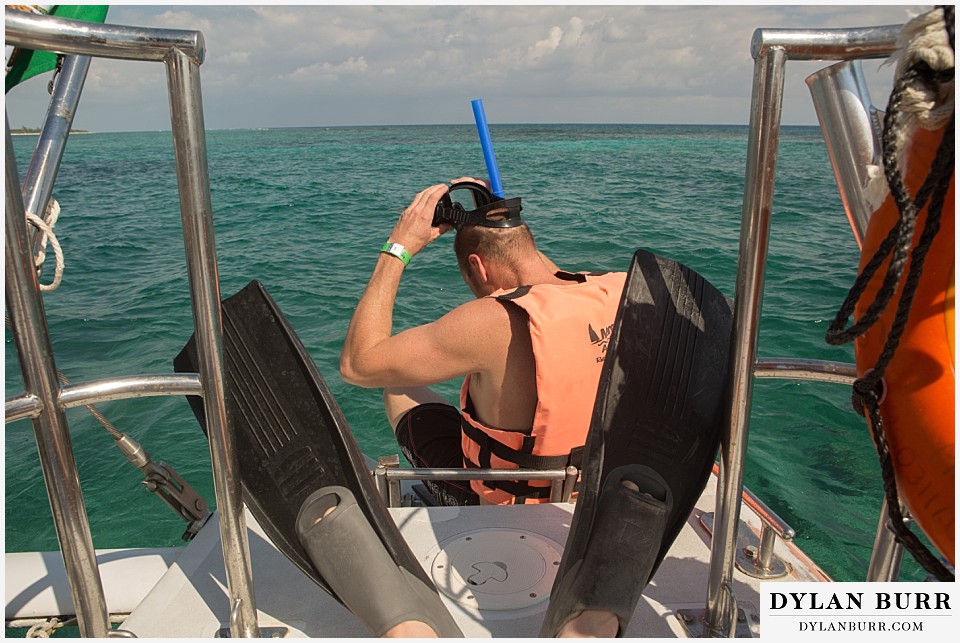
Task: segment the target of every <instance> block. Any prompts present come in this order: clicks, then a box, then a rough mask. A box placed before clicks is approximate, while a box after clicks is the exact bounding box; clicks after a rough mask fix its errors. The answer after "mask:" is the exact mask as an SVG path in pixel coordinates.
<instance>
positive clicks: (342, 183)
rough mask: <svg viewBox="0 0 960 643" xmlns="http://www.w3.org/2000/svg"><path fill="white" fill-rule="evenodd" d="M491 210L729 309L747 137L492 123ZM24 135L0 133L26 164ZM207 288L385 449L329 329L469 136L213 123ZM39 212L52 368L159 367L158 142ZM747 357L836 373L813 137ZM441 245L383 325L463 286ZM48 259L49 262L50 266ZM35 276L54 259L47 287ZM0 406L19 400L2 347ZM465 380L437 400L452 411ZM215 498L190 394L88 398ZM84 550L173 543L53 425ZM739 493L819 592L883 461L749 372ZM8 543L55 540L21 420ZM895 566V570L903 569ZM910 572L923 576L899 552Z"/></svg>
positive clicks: (823, 208) (368, 400)
mask: <svg viewBox="0 0 960 643" xmlns="http://www.w3.org/2000/svg"><path fill="white" fill-rule="evenodd" d="M491 130H492V136H493V140H494V143H495V146H496V153H497V158H498V161H499V165H500V170H501V174H502V177H503V183H504V186H505V188H506V191H507V193H508V195H519V196H522V197H523V207H524V218H525V219H527V220H528V221H529V222H530V224H531V227H532V229H533V231H534V234H535V236H536V238H537V240H538V243H539V245H540V248H541V249H542V250H543V251H544V252H545V253H546V254H547V255H549V256H550V257H551V258H552V259H553V260H554V261H555V262H556V263H557V264H558V265H560V266H561V267H564V268H566V269H569V270H623V269H626V267H627V265H628V261H629V259H630V257H631V255H632V253H633V251H634V250H635V249H636V248H639V247H644V248H648V249H650V250H652V251H654V252H657V253H659V254H663V255H666V256H669V257H672V258H674V259H676V260H679V261H681V262H683V263H686V264H687V265H689V266H690V267H692V268H693V269H695V270H697V271H698V272H700V273H701V274H703V275H704V276H706V277H707V279H709V280H710V281H711V282H713V283H714V284H715V285H716V286H717V287H718V288H720V290H722V291H724V292H725V293H727V294H728V295H729V296H732V295H733V288H734V278H735V271H736V266H737V253H738V239H739V224H740V209H741V200H742V195H743V171H744V165H745V160H746V137H747V128H746V127H740V126H728V127H718V126H661V125H657V126H652V125H650V126H648V125H505V126H493V127H492V128H491ZM35 141H36V139H35V138H34V137H32V136H18V137H15V141H14V147H15V151H16V157H17V162H18V164H19V167H20V168H21V173H22V172H24V171H25V168H26V167H27V165H28V163H29V159H30V155H31V153H32V150H33V145H34V144H35ZM207 143H208V148H209V149H208V155H209V169H210V177H211V184H212V195H213V208H214V215H215V221H216V224H215V233H216V241H217V253H218V259H219V270H220V280H221V293H222V294H223V296H227V295H230V294H233V293H234V292H236V291H237V290H239V289H240V288H241V287H243V286H244V285H245V284H246V283H247V282H248V281H249V280H251V279H254V278H256V279H259V280H261V281H262V282H264V283H265V284H266V286H267V288H268V290H269V291H270V292H271V293H272V295H273V296H274V298H275V299H276V300H277V301H278V302H279V304H280V306H281V307H282V309H283V310H284V311H285V313H286V315H287V316H288V318H289V319H290V320H291V322H292V324H293V325H294V327H295V328H296V330H297V331H298V333H299V334H300V337H301V338H302V340H303V342H304V344H305V345H306V347H307V348H308V350H309V351H310V353H311V355H312V356H313V358H314V359H315V360H316V362H317V365H318V366H319V368H320V371H321V372H322V373H323V374H324V376H325V378H326V379H327V381H328V383H329V385H330V387H331V389H332V391H333V393H334V395H335V396H336V399H337V400H338V402H339V403H340V406H341V407H342V409H343V412H344V414H345V415H346V418H347V420H348V421H349V422H350V425H351V427H352V428H353V430H354V432H355V434H356V436H357V439H358V441H359V443H360V445H361V447H362V448H363V449H364V451H365V452H366V453H368V454H369V455H372V456H377V455H381V454H387V453H396V452H398V451H397V448H396V445H395V442H394V440H393V436H392V433H391V431H390V428H389V427H388V426H387V424H386V421H385V419H384V417H383V414H382V409H381V401H380V392H379V391H377V390H364V389H360V388H355V387H353V386H349V385H347V384H345V383H343V382H342V381H341V380H340V377H339V373H338V368H337V364H338V359H339V354H340V349H341V346H342V343H343V339H344V334H345V331H346V327H347V323H348V321H349V319H350V316H351V314H352V312H353V309H354V306H355V304H356V302H357V299H358V297H359V295H360V293H361V291H362V290H363V288H364V286H365V284H366V281H367V279H368V277H369V274H370V271H371V270H372V267H373V264H374V262H375V260H376V257H377V251H378V249H379V247H380V245H381V244H382V243H383V241H384V240H385V239H386V237H387V235H388V234H389V232H390V230H391V228H392V226H393V222H394V220H395V219H396V217H397V216H399V214H400V212H401V211H402V210H403V208H404V207H405V206H406V205H407V204H408V203H409V201H410V199H411V198H412V197H413V195H414V194H416V193H417V192H418V191H419V190H420V189H422V188H423V187H426V186H427V185H430V184H432V183H436V182H440V181H450V180H452V179H454V178H456V177H459V176H462V175H475V176H477V175H479V176H484V175H485V169H484V164H483V157H482V154H481V152H480V146H479V144H478V142H477V136H476V131H475V129H474V127H473V126H472V125H462V126H406V127H345V128H305V129H269V130H231V131H211V132H208V134H207ZM57 185H58V187H57V189H56V190H55V194H54V195H55V197H56V198H57V199H58V200H59V202H60V204H61V206H62V213H61V215H60V222H59V223H58V225H57V228H56V230H57V234H58V236H59V239H60V242H61V244H62V245H63V247H64V250H65V252H66V272H65V274H64V279H63V285H62V286H61V287H60V289H59V290H57V291H55V292H53V293H51V294H48V295H46V296H45V299H44V302H45V307H46V312H47V316H48V320H49V323H50V327H51V331H52V336H53V346H54V352H55V355H56V361H57V365H58V366H59V367H60V368H61V370H63V371H64V372H65V373H66V374H67V376H68V377H69V378H70V379H71V380H73V381H75V382H80V381H86V380H92V379H97V378H102V377H108V376H117V375H123V374H134V373H137V374H141V373H168V372H171V371H172V366H171V360H172V359H173V356H174V355H175V354H176V353H177V352H179V350H180V349H181V347H182V346H183V344H184V343H185V342H186V340H187V338H188V337H189V336H190V334H191V333H192V320H191V314H190V307H189V303H188V302H189V300H188V293H187V285H186V266H185V263H184V250H183V242H182V237H181V236H180V232H179V229H180V214H179V205H178V200H177V193H176V178H175V174H174V163H173V156H172V140H171V135H170V133H169V132H142V133H119V134H97V133H94V134H86V135H74V136H72V137H71V139H70V141H69V145H68V148H67V152H66V155H65V158H64V162H63V167H62V169H61V170H60V174H59V178H58V182H57ZM773 220H774V223H773V234H772V238H771V242H770V262H769V267H768V271H767V277H766V285H765V293H766V299H765V303H764V307H763V320H762V325H761V335H760V346H759V354H760V355H761V356H765V357H774V356H788V355H789V356H794V357H804V358H813V359H828V360H838V361H847V362H850V361H852V359H853V357H852V351H851V350H850V349H849V348H839V349H838V348H832V347H828V346H827V345H826V343H825V342H824V340H823V335H824V332H825V330H826V328H827V325H828V323H829V321H830V319H832V317H833V315H834V312H835V311H836V309H837V308H838V306H839V305H840V303H841V301H842V299H843V297H844V295H845V294H846V291H847V289H848V288H849V286H850V285H851V284H852V282H853V279H854V276H855V269H856V264H857V258H858V250H857V246H856V243H855V241H854V238H853V235H852V234H851V232H850V230H849V227H848V224H847V221H846V218H845V216H844V214H843V208H842V205H841V202H840V198H839V195H838V192H837V187H836V184H835V182H834V178H833V173H832V171H831V169H830V165H829V161H828V158H827V153H826V149H825V146H824V143H823V140H822V138H821V136H820V132H819V129H818V128H816V127H795V128H794V127H785V128H784V129H783V132H782V145H781V152H780V158H779V164H778V168H777V189H776V196H775V201H774V217H773ZM451 244H452V235H446V236H444V237H442V238H441V239H439V240H438V241H437V242H436V243H435V244H434V245H432V246H431V247H429V248H428V249H427V250H426V251H425V252H424V253H422V254H421V255H419V256H417V257H416V258H415V260H414V261H413V262H412V264H411V265H410V267H409V268H408V270H407V271H406V273H405V274H404V277H403V283H402V285H401V289H400V293H399V296H398V301H397V306H396V311H395V326H396V329H397V330H399V329H401V328H405V327H409V326H413V325H416V324H420V323H424V322H427V321H430V320H432V319H434V318H436V317H437V316H439V315H441V314H443V313H444V312H445V311H447V310H449V309H451V308H453V307H454V306H456V305H458V304H459V303H461V302H463V301H466V300H468V299H469V298H470V297H471V296H472V295H471V294H470V292H469V290H468V289H467V287H466V286H465V285H464V284H463V283H462V282H461V280H460V276H459V273H458V272H457V270H456V267H455V263H454V259H453V250H452V247H451ZM52 254H53V253H52V251H51V252H48V256H49V257H52ZM52 272H53V264H52V259H48V264H47V267H46V271H45V279H46V280H48V279H49V275H51V274H52ZM5 378H6V394H7V396H11V395H16V394H18V393H20V392H21V390H22V385H21V383H20V374H19V367H18V361H17V356H16V351H15V349H14V345H13V342H12V340H11V335H10V333H9V331H7V332H6V347H5ZM458 388H459V382H453V383H448V384H447V385H444V386H441V387H439V390H440V392H441V393H443V394H445V395H447V396H448V397H449V399H451V401H453V400H455V395H456V391H457V390H458ZM100 410H101V411H102V412H103V413H104V414H105V415H106V416H107V417H108V418H109V419H110V420H111V421H112V422H113V423H114V424H115V425H116V426H117V427H118V428H120V430H122V431H124V432H126V433H128V434H130V435H131V436H133V437H134V438H136V439H137V440H139V441H140V442H141V443H142V444H143V445H144V447H145V448H146V449H147V450H148V451H149V453H150V454H151V455H152V456H153V457H154V458H156V459H158V460H163V461H166V462H169V463H171V464H172V465H173V466H174V467H175V468H176V469H177V470H178V471H179V472H180V473H181V475H183V476H184V477H185V478H186V479H187V480H188V481H189V482H190V483H191V484H192V485H193V486H195V487H196V488H197V489H198V490H199V491H200V492H201V493H202V494H203V495H204V497H205V498H207V500H208V501H209V502H210V503H211V504H213V503H214V500H215V499H214V493H213V485H212V481H211V476H210V465H209V455H208V449H207V446H206V443H205V441H204V438H203V434H202V432H201V431H200V429H199V427H198V425H197V423H196V421H195V420H194V418H193V416H192V414H191V413H190V410H189V408H188V405H187V403H186V400H185V399H182V398H147V399H142V400H130V401H117V402H110V403H104V404H102V405H100ZM67 415H68V418H69V419H70V421H71V435H72V440H73V447H74V451H75V455H76V458H77V462H78V467H79V475H80V480H81V484H82V486H83V490H84V497H85V501H86V507H87V511H88V514H89V517H90V521H91V525H92V531H93V537H94V545H95V546H96V547H97V548H118V547H138V546H171V545H177V544H180V543H181V540H180V536H181V534H182V532H183V529H184V523H183V522H182V521H181V520H180V519H179V518H178V517H177V516H176V515H174V513H173V512H172V511H170V509H168V508H167V507H166V506H165V505H163V504H162V503H161V502H160V501H159V500H158V499H156V498H153V497H151V494H149V493H148V492H147V491H145V490H144V488H143V486H142V485H141V484H140V480H141V475H140V472H139V471H137V470H136V469H134V468H133V467H131V466H130V465H129V464H128V463H127V462H126V461H125V459H124V458H123V456H122V455H121V454H120V452H119V451H118V450H117V449H116V447H114V446H113V444H112V442H113V441H112V439H111V437H110V435H109V434H108V433H107V432H106V431H105V430H104V429H103V428H102V427H101V426H100V425H99V424H98V423H97V422H96V421H95V420H94V419H93V418H92V417H91V416H90V415H89V414H88V413H87V412H86V411H85V410H83V409H71V410H69V411H68V413H67ZM750 429H751V430H750V438H749V452H748V469H747V473H746V484H747V486H749V487H750V488H751V489H752V490H753V491H754V492H755V493H756V494H757V495H759V496H760V497H761V498H762V499H763V500H764V501H765V502H766V503H767V504H768V505H769V506H770V507H771V508H772V509H773V510H774V511H776V512H777V513H778V514H780V516H782V517H783V518H784V519H785V520H786V521H787V523H789V524H790V525H791V526H792V527H794V528H795V529H796V531H797V534H798V535H797V541H798V542H799V544H800V545H801V546H802V547H803V548H805V549H806V551H807V552H808V553H809V554H811V555H812V557H813V558H814V559H815V560H817V561H818V562H819V563H820V564H821V565H822V566H823V568H824V569H825V570H826V571H827V572H828V573H829V574H830V575H831V576H833V577H834V578H835V579H836V580H842V581H855V580H863V579H864V578H865V574H866V568H867V562H868V560H869V556H870V548H871V546H872V542H873V534H874V531H875V529H876V525H877V521H878V517H879V509H880V502H881V496H882V492H881V482H880V472H879V466H878V464H877V458H876V455H875V452H874V449H873V445H872V443H871V440H870V437H869V434H868V431H867V428H866V425H865V423H864V421H863V419H862V418H860V417H859V416H857V415H856V414H854V413H853V412H852V411H851V409H850V403H849V393H848V390H847V388H846V387H843V386H838V385H830V384H818V383H797V382H788V381H775V380H761V381H758V382H757V384H756V386H755V408H754V412H753V415H752V418H751V427H750ZM4 439H5V453H4V463H5V473H4V482H5V503H4V507H5V519H6V521H5V528H4V535H5V539H6V551H28V550H38V549H39V550H50V549H56V548H57V540H56V535H55V532H54V527H53V523H52V520H51V516H50V509H49V504H48V501H47V498H46V492H45V490H44V485H43V480H42V476H41V473H40V469H39V462H38V456H37V449H36V445H35V443H34V438H33V432H32V428H31V424H30V423H29V422H28V421H20V422H16V423H12V424H9V425H7V427H6V430H5V435H4ZM908 558H909V557H908ZM904 569H905V573H904V577H905V578H906V579H910V580H920V579H922V578H923V577H924V574H923V573H922V571H920V569H919V567H918V566H917V565H916V564H915V563H913V561H912V560H909V559H908V560H906V561H905V563H904Z"/></svg>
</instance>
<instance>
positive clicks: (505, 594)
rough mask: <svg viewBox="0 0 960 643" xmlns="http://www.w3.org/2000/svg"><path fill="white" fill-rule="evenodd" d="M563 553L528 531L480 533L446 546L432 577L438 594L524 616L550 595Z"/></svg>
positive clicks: (460, 537) (456, 538) (436, 560)
mask: <svg viewBox="0 0 960 643" xmlns="http://www.w3.org/2000/svg"><path fill="white" fill-rule="evenodd" d="M562 552H563V548H562V547H561V546H560V545H558V544H557V543H555V542H553V541H552V540H550V539H548V538H545V537H543V536H541V535H540V534H535V533H532V532H529V531H526V530H523V529H479V530H476V531H471V532H467V533H463V534H458V535H456V536H454V537H452V538H448V539H447V540H444V541H442V542H441V543H440V545H439V551H438V552H437V553H436V555H435V556H434V557H433V562H432V566H431V573H432V575H433V582H434V583H436V585H437V589H439V590H440V591H441V592H443V593H444V594H446V595H447V596H449V597H450V598H452V599H453V600H454V601H456V602H457V603H460V604H461V605H464V606H466V607H473V608H476V609H481V610H518V609H523V608H526V607H530V606H532V605H536V604H537V603H540V602H542V601H544V600H546V598H547V597H548V596H549V595H550V588H551V587H552V586H553V579H554V578H555V577H556V575H557V568H558V567H559V565H560V556H561V554H562ZM428 560H429V558H428Z"/></svg>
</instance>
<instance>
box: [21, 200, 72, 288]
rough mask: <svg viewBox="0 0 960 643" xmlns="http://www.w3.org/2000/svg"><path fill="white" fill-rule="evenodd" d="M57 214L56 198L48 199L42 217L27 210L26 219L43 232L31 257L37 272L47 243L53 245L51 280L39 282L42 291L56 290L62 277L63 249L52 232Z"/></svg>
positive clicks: (43, 257) (58, 207)
mask: <svg viewBox="0 0 960 643" xmlns="http://www.w3.org/2000/svg"><path fill="white" fill-rule="evenodd" d="M59 216H60V204H59V203H57V201H56V199H51V200H50V204H49V205H48V206H47V211H46V213H45V216H44V218H40V217H38V216H37V215H35V214H33V213H32V212H27V221H28V222H30V224H32V225H33V226H34V227H35V228H37V229H38V230H40V231H41V232H42V233H43V234H42V235H41V236H40V243H39V246H40V247H39V249H38V250H37V254H36V256H35V257H34V259H33V264H34V266H36V268H37V274H39V273H40V269H41V267H42V266H43V262H44V261H45V260H46V258H47V244H48V243H49V244H50V245H51V246H52V247H53V254H54V256H55V257H56V267H55V268H54V271H53V281H52V282H50V283H49V284H40V290H41V291H42V292H50V291H52V290H56V289H57V288H58V287H59V286H60V281H61V280H62V279H63V266H64V261H63V249H62V248H61V247H60V242H59V241H58V240H57V235H56V234H54V232H53V226H55V225H56V224H57V218H58V217H59Z"/></svg>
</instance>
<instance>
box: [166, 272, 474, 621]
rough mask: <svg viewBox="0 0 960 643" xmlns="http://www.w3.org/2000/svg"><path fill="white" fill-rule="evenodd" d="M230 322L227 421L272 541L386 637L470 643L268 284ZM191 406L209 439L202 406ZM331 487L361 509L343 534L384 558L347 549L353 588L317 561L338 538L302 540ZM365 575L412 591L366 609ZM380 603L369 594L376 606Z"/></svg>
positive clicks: (186, 368) (190, 349)
mask: <svg viewBox="0 0 960 643" xmlns="http://www.w3.org/2000/svg"><path fill="white" fill-rule="evenodd" d="M222 318H223V345H224V370H225V373H226V383H225V389H226V405H227V418H228V422H229V425H230V428H231V430H232V431H233V434H234V444H235V448H236V452H237V454H238V459H239V468H240V478H241V481H242V485H243V499H244V502H245V503H246V504H247V507H248V508H249V509H250V512H251V513H252V514H253V515H254V516H255V517H256V519H257V522H259V523H260V525H261V527H263V530H264V531H265V532H266V534H267V536H269V538H270V540H272V541H273V543H274V544H275V545H276V546H277V549H279V550H280V551H281V552H282V553H283V554H284V555H285V556H286V557H287V558H289V559H290V560H291V561H292V562H293V563H295V564H296V565H297V566H298V567H299V568H300V569H301V570H303V572H304V573H305V574H307V575H308V576H309V577H310V578H312V579H313V580H314V581H315V582H316V583H317V584H318V585H320V587H322V588H323V589H325V590H326V591H327V592H329V593H330V594H331V595H332V596H333V597H334V598H336V599H337V600H339V601H340V602H341V603H343V604H344V605H346V606H347V607H348V608H349V609H351V611H353V612H354V614H355V615H356V616H357V617H358V618H360V620H361V621H363V622H364V624H365V625H366V626H367V627H368V628H369V629H370V630H371V632H372V633H373V634H375V635H377V636H380V635H382V634H383V632H384V631H386V629H389V627H390V626H392V625H394V624H396V622H399V621H396V620H392V619H394V618H395V617H397V615H399V616H400V617H401V620H419V621H422V622H425V623H427V624H428V625H431V627H433V628H434V630H435V631H437V633H438V634H439V635H440V636H443V637H460V636H463V634H462V632H461V631H460V629H459V628H458V627H457V625H456V622H455V621H454V620H453V618H452V617H451V616H450V614H449V612H448V611H447V609H446V607H445V606H444V605H443V602H442V601H441V599H440V596H439V594H437V590H436V587H435V586H434V584H433V582H432V581H431V580H430V578H429V576H428V575H427V573H426V572H425V571H424V569H423V567H422V566H421V565H420V563H419V561H418V560H417V559H416V557H415V556H414V554H413V552H411V551H410V547H409V546H408V545H407V543H406V541H405V540H404V539H403V536H402V535H401V534H400V531H399V530H398V529H397V526H396V523H395V522H394V521H393V518H391V516H390V514H389V512H388V510H387V507H386V504H385V503H384V501H383V499H382V497H381V496H380V494H379V493H378V492H377V489H376V486H375V485H374V483H373V480H372V478H371V477H370V473H369V469H368V467H367V465H366V462H365V460H364V457H363V454H362V452H361V451H360V448H359V446H358V445H357V442H356V440H355V439H354V437H353V434H352V433H351V432H350V428H349V427H348V426H347V422H346V419H345V418H344V417H343V414H342V413H341V412H340V408H339V407H338V406H337V403H336V401H335V400H334V399H333V395H332V394H331V393H330V390H329V389H328V388H327V385H326V383H325V382H324V381H323V377H322V376H321V375H320V372H319V371H318V370H317V367H316V365H315V364H314V362H313V360H312V359H311V358H310V356H309V354H308V353H307V351H306V349H305V348H304V346H303V344H302V343H301V342H300V339H299V337H297V335H296V333H295V332H294V330H293V329H292V328H291V326H290V324H289V322H287V320H286V318H284V316H283V313H282V312H281V311H280V308H279V307H278V306H277V304H276V302H274V301H273V299H272V298H271V297H270V295H269V294H268V293H267V291H266V289H265V288H264V287H263V285H262V284H261V283H260V282H258V281H252V282H250V284H248V285H247V286H246V287H245V288H244V289H243V290H241V291H240V292H239V293H237V294H236V295H234V296H233V297H230V298H228V299H226V300H224V301H223V305H222ZM174 368H175V370H177V371H178V372H193V373H195V372H197V371H198V362H197V353H196V345H195V338H194V337H191V338H190V341H189V342H188V343H187V345H186V347H184V349H183V351H181V352H180V354H179V355H177V357H176V358H175V359H174ZM188 400H189V401H190V404H191V406H192V407H193V410H194V413H195V414H196V416H197V419H198V420H199V421H200V425H201V426H202V427H203V429H204V431H206V422H205V415H204V411H203V401H202V399H200V398H198V397H189V398H188ZM324 487H335V488H337V489H339V490H340V495H339V497H341V498H343V499H344V508H346V507H347V505H350V506H352V507H353V511H351V512H346V513H348V514H350V515H352V516H353V520H352V521H339V522H340V523H341V524H344V523H345V522H350V523H351V524H352V525H353V526H352V527H351V528H350V529H349V530H346V529H345V528H344V529H341V530H340V531H341V532H343V531H347V532H348V533H350V534H352V536H351V537H352V538H355V539H357V540H363V541H364V542H365V543H366V546H367V548H366V550H364V551H365V552H367V553H369V552H377V553H378V554H379V558H377V559H376V560H379V561H380V562H379V563H378V564H374V563H373V559H370V560H361V561H359V564H358V561H356V560H351V559H349V556H350V553H349V552H347V551H344V550H342V549H341V550H339V553H338V554H337V555H336V556H335V557H334V558H335V559H337V558H339V560H334V565H337V564H340V563H342V564H343V565H347V566H349V568H350V569H351V570H352V571H351V574H353V576H350V575H347V576H346V580H345V581H344V582H339V581H338V579H337V578H331V577H328V576H331V574H329V573H328V574H327V575H326V576H325V575H324V574H322V573H321V572H320V571H318V569H317V566H316V565H315V563H314V562H313V561H314V560H317V558H316V557H317V556H319V557H320V558H321V559H323V558H325V557H329V556H330V554H331V552H332V551H334V549H333V548H330V547H328V546H327V543H328V541H329V539H327V540H324V539H323V538H317V537H316V536H312V537H311V536H310V533H314V532H311V531H310V529H309V528H308V529H306V531H305V532H304V536H303V537H301V534H300V533H298V524H297V523H298V515H299V514H300V513H301V511H302V510H303V511H309V510H310V508H311V507H313V506H314V499H315V492H317V491H318V490H320V489H321V488H324ZM350 503H352V504H350ZM341 513H343V512H341ZM331 515H332V514H331ZM322 522H323V521H320V523H322ZM335 522H337V521H331V522H330V523H328V524H334V523H335ZM308 527H309V526H308ZM326 531H330V530H329V529H327V530H326ZM337 535H338V534H334V537H336V536H337ZM354 551H355V553H356V555H357V556H362V555H365V554H363V553H362V552H359V550H354ZM365 571H367V572H369V573H370V574H371V575H373V576H374V577H379V578H388V579H389V578H400V579H402V582H401V584H403V585H404V586H405V587H408V588H411V589H410V591H407V592H395V593H393V595H391V596H389V597H387V598H386V599H384V601H381V602H388V603H390V605H389V607H390V608H391V609H388V610H386V611H384V610H379V611H378V610H369V609H366V606H365V604H364V602H362V601H361V603H360V604H357V602H356V601H352V600H350V597H351V596H352V595H353V594H354V592H353V588H352V584H353V582H354V581H355V578H356V577H355V575H356V574H360V573H363V572H365ZM333 576H336V574H333ZM338 578H339V577H338ZM338 584H339V585H340V586H337V585H338ZM345 598H346V599H347V600H345ZM371 598H373V597H371V596H369V595H368V596H367V597H366V603H369V602H371V600H370V599H371ZM351 603H352V604H351Z"/></svg>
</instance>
